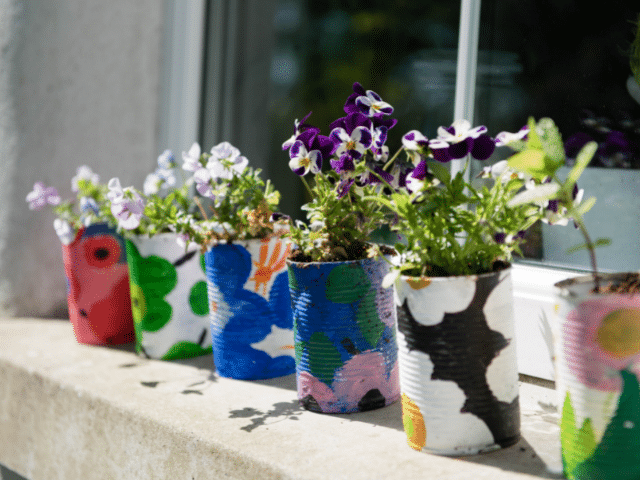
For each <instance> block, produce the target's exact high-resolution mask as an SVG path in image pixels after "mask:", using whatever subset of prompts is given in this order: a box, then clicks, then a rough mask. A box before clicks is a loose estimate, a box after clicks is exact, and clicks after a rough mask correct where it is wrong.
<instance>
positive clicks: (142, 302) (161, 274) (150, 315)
mask: <svg viewBox="0 0 640 480" xmlns="http://www.w3.org/2000/svg"><path fill="white" fill-rule="evenodd" d="M126 249H127V263H128V265H129V286H130V290H131V292H133V293H132V297H131V300H132V304H133V305H132V313H133V317H134V325H135V326H136V349H138V348H139V344H140V343H141V342H142V332H143V331H150V332H155V331H158V330H160V329H161V328H162V327H164V326H165V325H166V324H167V323H169V321H170V320H171V315H172V313H173V309H172V308H171V305H169V304H168V303H167V302H166V301H165V300H164V296H165V295H167V294H168V293H169V292H170V291H171V290H173V289H174V288H175V287H176V284H177V283H178V275H177V273H176V269H175V267H174V266H173V265H172V264H171V262H169V261H168V260H165V259H164V258H160V257H157V256H155V255H150V256H148V257H143V256H142V255H140V252H139V251H138V248H137V247H136V246H135V244H134V243H133V242H131V241H130V240H127V241H126ZM138 334H140V335H139V336H138Z"/></svg>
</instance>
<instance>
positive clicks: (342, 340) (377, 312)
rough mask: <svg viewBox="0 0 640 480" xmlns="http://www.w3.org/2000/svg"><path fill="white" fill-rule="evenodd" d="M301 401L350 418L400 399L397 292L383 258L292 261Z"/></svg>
mask: <svg viewBox="0 0 640 480" xmlns="http://www.w3.org/2000/svg"><path fill="white" fill-rule="evenodd" d="M288 265H289V288H290V292H291V305H292V311H293V319H294V334H295V351H296V381H297V388H298V399H299V401H300V403H301V404H302V405H303V406H304V407H305V408H307V409H308V410H312V411H316V412H323V413H350V412H358V411H365V410H371V409H375V408H380V407H384V406H385V405H389V404H391V403H393V402H395V401H396V400H398V399H399V397H400V390H399V383H398V360H397V345H396V339H395V321H396V312H395V306H394V303H393V288H382V279H383V277H384V276H385V275H386V273H388V264H387V262H386V261H385V260H384V259H366V260H357V261H350V262H309V263H304V262H288Z"/></svg>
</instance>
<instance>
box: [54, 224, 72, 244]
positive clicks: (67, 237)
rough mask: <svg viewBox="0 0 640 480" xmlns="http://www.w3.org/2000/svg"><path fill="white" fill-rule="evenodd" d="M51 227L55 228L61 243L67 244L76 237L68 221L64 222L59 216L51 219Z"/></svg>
mask: <svg viewBox="0 0 640 480" xmlns="http://www.w3.org/2000/svg"><path fill="white" fill-rule="evenodd" d="M53 228H54V229H55V231H56V234H57V235H58V238H59V239H60V242H62V244H63V245H69V244H70V243H71V242H73V239H74V238H76V232H75V230H74V229H73V228H71V225H70V224H69V222H66V221H64V220H62V219H60V218H56V219H55V220H54V221H53Z"/></svg>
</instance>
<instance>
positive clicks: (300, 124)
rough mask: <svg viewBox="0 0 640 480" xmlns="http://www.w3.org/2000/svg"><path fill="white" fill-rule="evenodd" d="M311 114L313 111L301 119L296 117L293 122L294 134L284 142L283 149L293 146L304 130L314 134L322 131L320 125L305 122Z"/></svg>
mask: <svg viewBox="0 0 640 480" xmlns="http://www.w3.org/2000/svg"><path fill="white" fill-rule="evenodd" d="M310 116H311V112H309V113H307V115H306V116H305V117H304V118H303V119H302V120H300V121H298V119H297V118H296V119H295V121H294V124H293V135H292V136H291V137H290V138H289V139H288V140H286V141H285V142H284V143H283V144H282V150H287V149H288V148H291V146H292V145H293V144H294V143H295V141H296V140H297V139H298V137H299V136H300V134H301V133H303V132H310V133H312V134H318V133H320V129H319V128H318V127H314V126H312V125H309V124H308V123H305V122H306V121H307V119H308V118H309V117H310Z"/></svg>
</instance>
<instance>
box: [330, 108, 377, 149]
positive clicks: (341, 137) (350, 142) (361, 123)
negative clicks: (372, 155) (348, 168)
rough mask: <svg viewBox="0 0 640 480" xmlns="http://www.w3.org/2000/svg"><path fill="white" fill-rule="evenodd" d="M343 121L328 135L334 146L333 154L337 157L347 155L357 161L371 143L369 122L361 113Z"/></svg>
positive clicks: (371, 136)
mask: <svg viewBox="0 0 640 480" xmlns="http://www.w3.org/2000/svg"><path fill="white" fill-rule="evenodd" d="M343 120H344V122H343V124H342V126H336V127H334V128H333V129H332V130H331V133H330V134H329V138H330V139H331V141H332V142H333V145H334V151H333V154H334V155H336V156H338V157H341V156H342V155H344V154H348V155H349V156H351V157H352V158H355V159H358V158H360V157H361V156H362V155H363V154H364V152H365V151H366V150H367V149H368V148H369V147H371V144H372V143H373V135H372V134H371V122H370V121H369V119H368V118H367V117H365V116H364V115H362V114H361V113H356V114H351V115H349V116H347V117H346V118H344V119H343ZM334 123H335V122H334ZM332 125H333V124H332Z"/></svg>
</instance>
